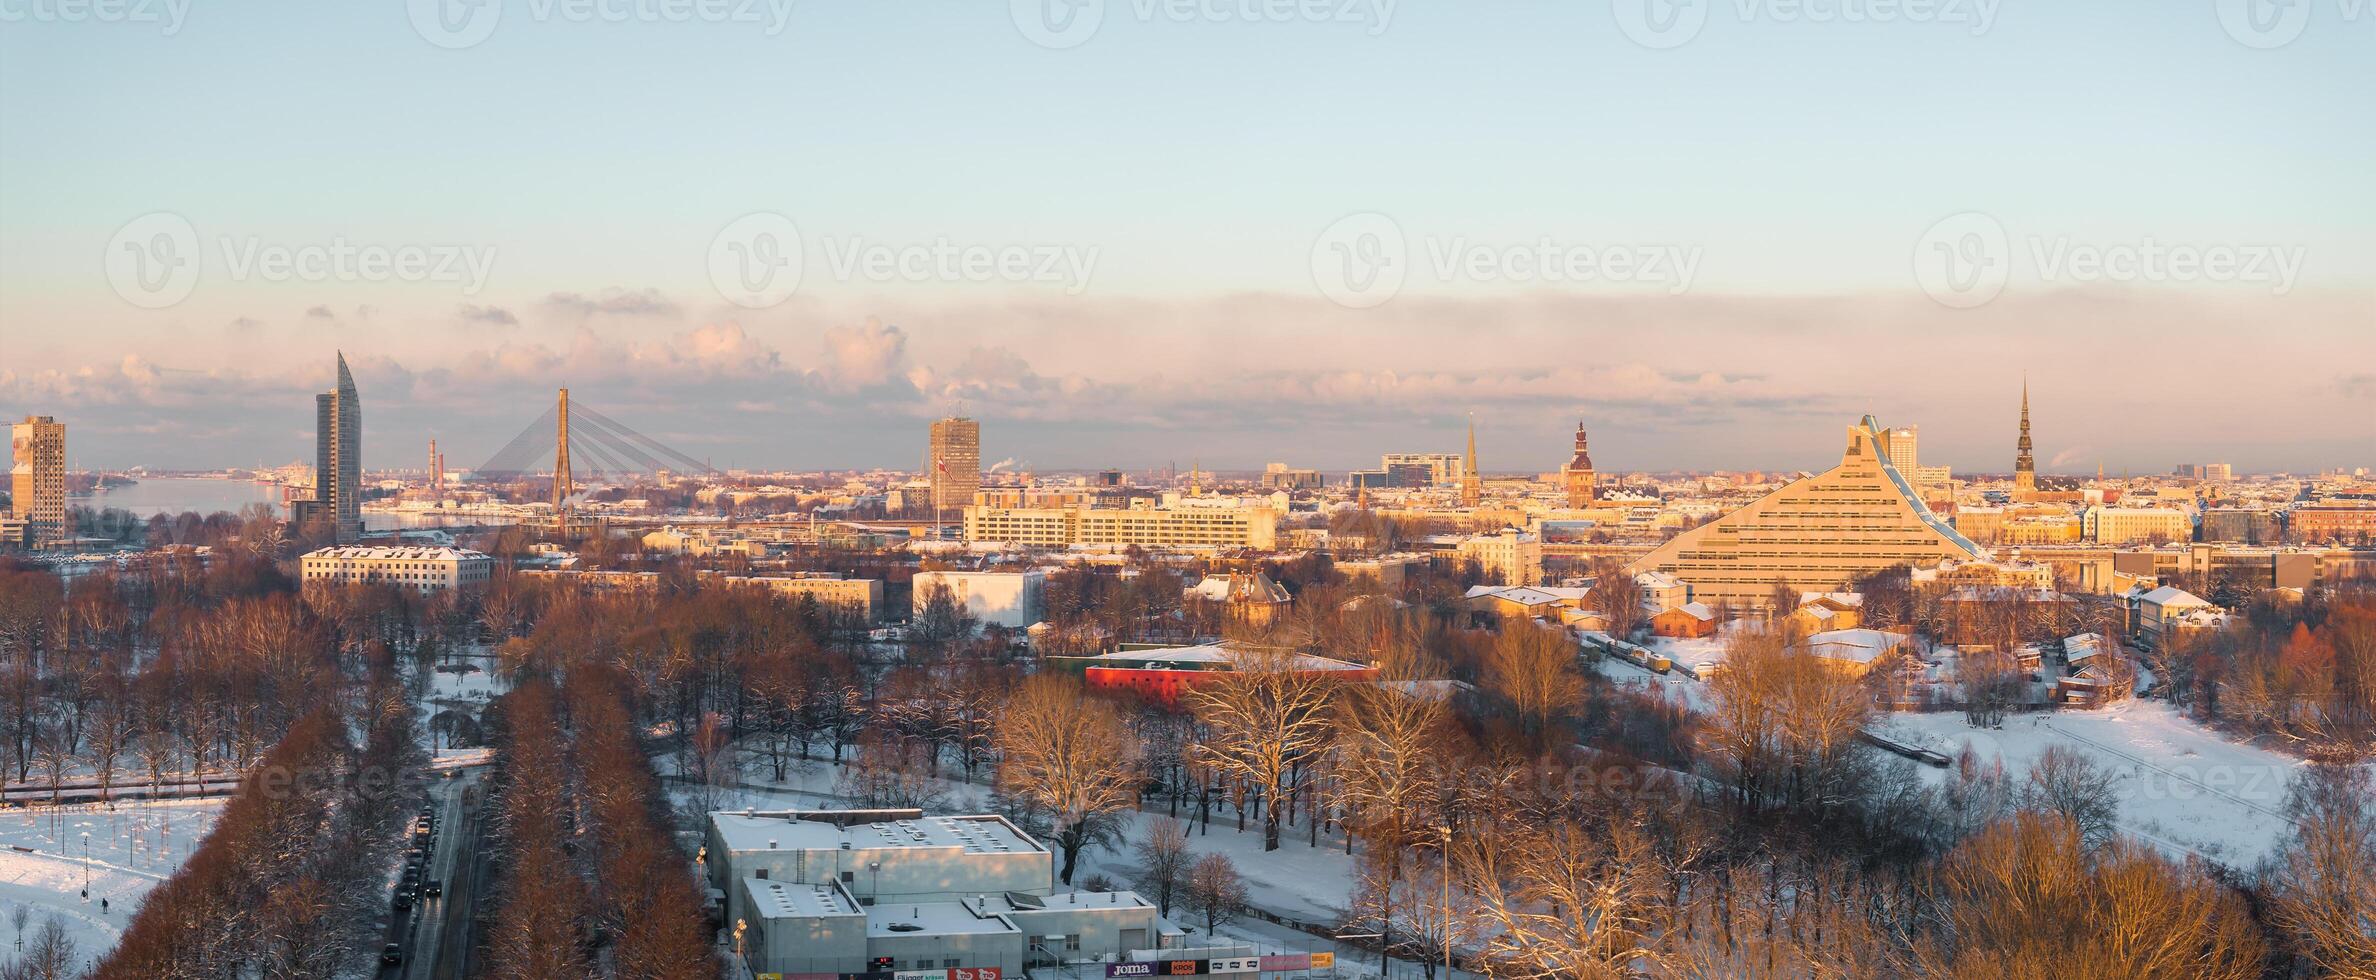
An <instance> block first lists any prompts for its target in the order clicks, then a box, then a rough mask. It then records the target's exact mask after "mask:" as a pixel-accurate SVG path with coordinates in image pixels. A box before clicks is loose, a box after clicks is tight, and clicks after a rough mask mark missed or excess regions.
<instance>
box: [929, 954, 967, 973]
mask: <svg viewBox="0 0 2376 980" xmlns="http://www.w3.org/2000/svg"><path fill="white" fill-rule="evenodd" d="M959 962H960V961H959V960H958V959H957V958H956V957H954V956H952V957H949V958H948V959H945V960H942V961H941V969H944V970H954V969H956V968H957V966H958V964H959ZM924 965H925V966H926V967H927V968H929V967H931V966H932V964H930V963H926V964H924Z"/></svg>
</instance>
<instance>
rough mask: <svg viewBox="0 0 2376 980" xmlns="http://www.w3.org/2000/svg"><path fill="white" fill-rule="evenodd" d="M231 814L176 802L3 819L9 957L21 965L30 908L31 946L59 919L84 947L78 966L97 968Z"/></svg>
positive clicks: (3, 953)
mask: <svg viewBox="0 0 2376 980" xmlns="http://www.w3.org/2000/svg"><path fill="white" fill-rule="evenodd" d="M222 808H223V801H222V800H220V799H198V800H170V799H169V800H153V801H140V802H125V803H120V804H118V805H117V806H116V808H115V809H113V810H109V809H107V808H106V807H103V806H95V805H94V806H66V807H18V808H11V809H7V810H0V957H4V958H13V957H15V956H16V949H17V941H18V939H19V938H20V937H19V936H18V935H17V934H16V926H15V918H16V917H15V915H14V911H15V909H16V908H17V907H20V906H21V907H23V908H24V909H25V910H26V912H27V913H28V914H27V916H26V922H25V927H24V933H25V935H24V936H23V937H22V938H23V939H25V940H27V941H30V940H31V938H32V936H33V933H34V932H35V931H36V930H38V929H39V928H40V927H41V924H42V922H43V921H44V920H45V919H48V918H50V917H52V916H55V917H56V918H57V919H58V921H59V922H60V923H61V924H62V925H63V926H65V928H66V934H67V935H68V936H69V937H71V938H72V939H73V941H74V945H75V959H76V962H77V963H79V964H83V965H88V964H91V963H95V962H97V961H98V960H99V958H101V957H103V956H105V955H106V954H107V952H108V950H111V949H113V948H115V944H116V940H117V938H118V937H119V936H121V935H122V934H123V929H124V927H125V926H126V925H128V924H129V923H130V922H131V921H132V914H133V912H135V911H137V910H138V909H139V907H140V902H141V899H142V897H143V896H145V895H147V894H148V891H149V889H151V888H154V887H156V885H157V883H158V882H161V881H164V880H165V879H166V878H168V877H171V876H172V874H173V873H174V871H175V870H177V869H179V868H180V867H181V865H182V862H183V861H185V860H187V859H188V858H189V856H190V853H191V852H192V851H194V850H196V849H197V847H198V845H199V843H200V842H201V841H202V840H204V839H205V837H206V835H207V833H208V832H209V831H211V830H213V829H214V820H215V816H216V815H217V814H219V813H221V812H222ZM86 853H87V855H88V856H87V857H86ZM86 889H87V895H86ZM102 902H105V903H106V904H105V907H104V909H103V908H102V906H101V903H102Z"/></svg>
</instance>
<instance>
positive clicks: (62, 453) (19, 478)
mask: <svg viewBox="0 0 2376 980" xmlns="http://www.w3.org/2000/svg"><path fill="white" fill-rule="evenodd" d="M8 448H9V453H10V456H11V458H12V459H14V460H15V463H14V465H12V466H11V467H10V468H9V471H8V493H9V499H10V501H11V503H10V508H11V514H10V516H11V517H13V518H14V519H15V520H16V521H17V522H21V524H20V525H18V526H16V527H12V528H10V529H9V530H10V532H11V536H12V537H14V538H15V540H16V541H17V542H18V543H21V544H23V545H25V546H28V547H33V548H54V547H57V546H58V545H59V544H61V543H63V542H64V541H65V540H66V538H67V537H68V534H67V531H68V528H67V526H66V425H65V423H62V422H59V421H58V420H57V419H56V418H54V417H52V416H48V415H27V416H25V420H24V421H22V422H18V423H16V424H15V425H12V426H10V427H9V438H8Z"/></svg>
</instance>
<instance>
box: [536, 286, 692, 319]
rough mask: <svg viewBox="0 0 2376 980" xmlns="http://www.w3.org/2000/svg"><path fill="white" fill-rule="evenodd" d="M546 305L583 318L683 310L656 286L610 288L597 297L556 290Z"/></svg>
mask: <svg viewBox="0 0 2376 980" xmlns="http://www.w3.org/2000/svg"><path fill="white" fill-rule="evenodd" d="M544 304H545V306H546V307H547V308H549V309H551V310H553V311H554V312H555V313H557V314H560V315H562V316H565V317H575V318H577V319H581V320H583V319H587V318H589V317H595V316H616V317H674V316H677V315H679V314H681V313H683V312H684V309H683V307H680V306H678V305H677V303H676V301H675V300H672V299H669V298H668V297H666V296H662V295H660V291H659V290H657V289H643V290H638V291H635V292H629V291H626V290H621V289H608V290H604V291H603V293H602V295H601V296H598V297H588V296H586V295H584V294H581V293H569V292H562V293H554V294H552V295H550V296H547V297H545V299H544Z"/></svg>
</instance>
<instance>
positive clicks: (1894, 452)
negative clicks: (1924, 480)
mask: <svg viewBox="0 0 2376 980" xmlns="http://www.w3.org/2000/svg"><path fill="white" fill-rule="evenodd" d="M1920 430H1921V427H1920V426H1913V425H1894V426H1891V427H1889V428H1886V429H1883V430H1881V450H1882V452H1883V453H1884V454H1886V455H1887V456H1888V457H1889V465H1891V466H1895V467H1897V471H1898V472H1899V473H1900V474H1902V475H1904V476H1905V478H1906V479H1909V480H1911V479H1914V472H1915V469H1916V468H1917V466H1918V465H1919V464H1917V463H1916V462H1915V453H1914V441H1915V439H1916V437H1917V433H1918V432H1919V431H1920Z"/></svg>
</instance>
